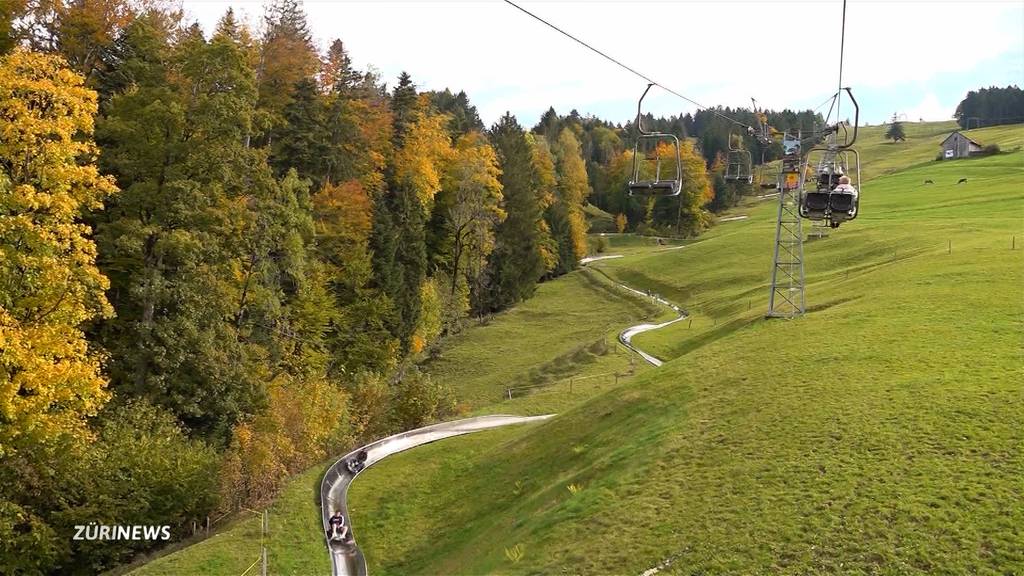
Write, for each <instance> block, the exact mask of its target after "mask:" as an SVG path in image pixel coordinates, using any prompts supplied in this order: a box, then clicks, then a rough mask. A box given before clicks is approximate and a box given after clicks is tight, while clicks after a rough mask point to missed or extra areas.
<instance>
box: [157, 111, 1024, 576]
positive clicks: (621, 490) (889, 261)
mask: <svg viewBox="0 0 1024 576" xmlns="http://www.w3.org/2000/svg"><path fill="white" fill-rule="evenodd" d="M950 128H951V125H947V126H944V125H938V126H937V125H934V124H933V125H928V124H922V125H915V124H907V131H908V135H909V136H910V138H909V139H908V143H900V144H899V145H903V144H907V147H906V148H907V149H908V150H907V151H904V152H905V154H904V156H902V157H900V158H899V159H897V160H893V159H892V156H891V152H892V151H886V150H884V148H885V147H886V146H887V145H886V144H885V143H883V142H879V143H877V144H873V143H870V142H869V141H868V140H867V137H868V135H870V131H871V130H875V129H876V128H870V129H867V130H865V131H864V132H862V135H861V136H862V138H861V142H862V147H861V149H862V154H863V157H864V159H865V172H866V173H870V174H872V175H874V177H873V179H872V180H870V181H868V182H866V184H865V185H864V186H863V187H862V188H863V189H862V203H861V215H860V217H859V218H858V219H857V220H856V221H854V222H850V223H847V224H844V225H843V226H842V227H841V228H840V229H839V230H838V231H833V232H831V234H830V236H829V237H827V238H824V239H820V240H814V241H812V242H807V243H806V244H805V259H806V271H807V281H808V287H807V303H808V307H809V313H808V314H807V315H805V316H804V317H802V318H799V319H796V320H792V321H782V320H770V321H769V320H764V319H763V315H764V312H765V309H766V306H767V297H768V287H767V280H768V274H769V272H770V265H771V243H772V239H773V234H774V216H775V206H776V205H775V203H774V202H772V201H765V202H760V203H749V204H747V205H745V206H742V207H741V208H740V209H738V210H737V212H739V213H744V214H748V215H749V216H750V218H749V219H747V220H742V221H734V222H726V223H722V224H720V225H719V226H717V227H716V228H714V229H713V230H711V231H710V232H709V233H707V234H706V235H704V236H703V237H702V238H701V239H699V240H698V241H696V242H692V243H688V244H687V245H686V246H685V247H683V248H677V249H671V250H666V249H665V248H666V247H660V246H657V245H651V244H650V243H649V242H650V241H649V240H647V239H639V238H634V237H628V236H623V237H616V236H611V237H610V239H611V242H612V248H611V249H610V250H609V251H608V253H623V254H628V255H629V256H627V257H626V258H622V259H614V260H605V261H601V262H596V263H594V264H591V266H594V267H601V268H602V269H603V270H604V271H606V272H607V273H608V274H610V275H611V276H613V277H614V278H617V279H619V280H621V281H623V282H626V283H628V284H630V285H635V286H638V287H641V288H650V289H652V290H654V291H656V292H659V293H661V294H663V295H664V296H666V297H668V298H669V299H670V300H672V301H674V302H676V303H679V304H681V305H683V306H684V307H685V308H687V309H688V310H690V311H691V313H692V314H693V322H692V323H690V322H680V323H678V324H675V325H673V326H672V327H670V328H667V329H664V330H660V331H655V332H649V333H646V334H643V335H640V336H638V337H637V338H636V339H635V340H634V342H635V343H637V344H639V345H640V346H641V347H642V348H644V349H645V350H648V351H650V352H653V353H655V354H657V355H659V356H662V357H664V358H672V359H674V360H673V361H671V362H669V363H667V364H666V365H665V366H663V367H662V368H659V369H648V370H639V371H638V375H637V376H635V377H632V378H623V379H622V380H621V381H620V382H619V384H618V386H615V385H614V384H611V383H607V382H605V383H601V384H597V383H596V382H595V385H594V386H590V387H587V386H577V387H576V388H575V390H574V392H573V393H571V394H570V393H568V391H567V389H566V388H565V386H564V382H561V381H560V380H558V379H559V378H560V377H561V376H563V375H564V374H565V373H566V372H565V371H566V370H567V371H568V372H572V373H573V374H577V375H579V374H585V373H589V374H596V373H601V372H602V371H605V370H607V369H609V368H612V369H616V370H624V368H625V367H626V365H627V364H626V362H627V360H626V358H627V357H626V356H617V355H615V354H605V355H594V354H589V355H588V354H586V353H584V352H585V350H584V351H583V352H581V347H582V346H587V345H590V344H593V343H594V342H596V341H597V340H599V339H601V338H602V337H605V336H608V335H613V334H614V333H615V332H617V331H618V329H621V328H622V327H623V326H625V325H627V324H629V323H632V322H634V321H635V320H636V319H637V318H638V317H642V316H645V315H648V316H654V315H658V316H659V318H660V317H661V316H663V315H664V314H663V313H659V312H656V311H655V310H651V309H647V308H645V307H643V305H641V304H638V303H636V302H635V301H631V300H630V299H622V298H621V297H618V296H617V295H616V292H615V291H614V290H612V291H609V289H608V288H607V284H603V285H602V284H601V281H600V278H599V276H597V275H595V274H588V273H574V274H571V275H569V276H567V277H564V278H562V279H559V280H558V281H555V282H551V283H548V284H545V285H542V286H541V287H540V290H539V292H538V294H537V296H536V297H535V298H534V300H531V301H530V302H529V303H527V304H526V305H524V306H521V307H519V308H517V309H516V310H513V311H510V312H508V313H506V314H503V315H500V316H498V317H496V318H495V319H494V320H493V321H492V322H491V324H490V325H487V326H480V327H474V328H472V329H471V330H470V331H469V332H467V333H466V334H465V335H464V336H461V337H459V338H457V339H454V340H453V341H452V342H449V343H448V344H449V345H448V346H447V347H446V349H445V351H444V353H443V357H442V358H441V359H440V360H438V361H436V362H435V363H434V364H432V365H430V366H429V368H428V369H429V371H430V372H431V374H432V375H433V376H434V377H435V378H440V379H443V380H445V381H447V382H450V383H451V384H452V385H453V386H455V387H456V388H457V389H458V390H459V393H460V397H461V398H463V399H464V402H465V403H466V406H467V408H468V409H469V410H470V411H473V412H476V413H483V412H509V413H523V414H535V413H541V412H545V411H558V412H559V414H560V415H559V417H558V418H555V419H552V420H550V421H546V422H544V423H541V424H536V425H529V426H523V427H512V428H508V429H502V430H495V431H490V432H484V433H481V434H478V435H473V436H468V437H462V438H457V439H451V440H447V441H445V442H441V443H438V444H435V445H429V446H425V447H423V448H418V449H416V450H413V451H410V452H408V453H404V454H400V455H396V456H394V457H392V458H389V459H388V460H386V461H384V462H382V463H380V464H378V465H377V466H374V467H373V468H371V469H369V470H367V472H366V473H364V475H362V476H360V480H359V481H358V482H356V483H355V484H353V486H352V488H351V491H350V496H349V502H350V507H351V512H352V521H353V525H354V526H355V529H356V532H357V535H358V538H359V541H360V544H361V546H362V547H363V548H364V551H365V553H366V555H367V558H368V560H369V563H370V570H371V572H372V573H374V574H396V575H399V574H400V575H405V574H485V573H502V574H539V573H543V574H550V573H579V574H609V573H613V574H639V573H641V572H643V571H644V570H646V569H649V568H652V567H654V566H656V565H659V564H661V563H663V562H665V561H668V562H669V564H668V566H667V567H666V568H665V569H664V570H663V572H662V573H670V574H702V573H708V574H718V573H751V574H756V573H794V574H795V573H799V574H807V573H844V574H846V573H850V574H859V573H865V574H913V573H919V574H935V573H939V574H962V573H978V574H1015V573H1022V572H1024V482H1022V481H1021V477H1022V474H1024V472H1022V471H1024V402H1022V400H1024V391H1022V387H1021V382H1024V362H1022V358H1024V336H1022V334H1024V324H1022V321H1024V153H1022V152H1016V153H1013V154H1003V155H999V156H994V157H987V158H976V159H969V160H957V161H945V162H934V161H931V159H932V158H934V155H935V154H936V153H937V151H938V144H937V143H938V141H939V140H941V138H942V136H944V135H945V134H946V133H948V130H949V129H950ZM877 130H878V131H879V136H880V134H881V133H882V132H881V131H882V130H883V128H877ZM971 134H972V136H973V137H975V138H976V139H978V140H979V141H981V142H982V143H984V144H988V143H993V142H994V143H998V144H999V145H1000V146H1001V147H1002V148H1003V149H1004V150H1008V149H1011V148H1013V147H1014V146H1019V145H1020V144H1021V143H1022V142H1024V129H1021V128H1020V127H1015V128H1006V127H1000V128H989V129H983V130H977V131H972V132H971ZM879 140H880V138H879ZM899 145H897V146H899ZM876 149H877V150H876ZM963 177H966V178H968V183H967V184H963V185H957V184H955V182H956V181H957V180H958V179H959V178H963ZM925 179H932V180H934V181H935V183H936V184H934V185H928V186H925V185H923V180H925ZM1014 236H1015V237H1016V240H1015V242H1016V247H1017V249H1016V250H1011V243H1012V242H1014V240H1013V238H1014ZM638 306H639V307H638ZM531 379H540V381H545V382H546V381H548V380H550V381H551V382H552V384H551V386H550V387H549V388H547V389H541V391H540V392H538V393H535V394H530V395H525V396H523V397H521V398H520V397H516V398H514V399H513V400H510V401H509V400H503V399H502V398H501V391H502V390H503V389H504V388H506V387H507V386H508V383H509V382H520V381H529V380H531ZM545 379H548V380H545ZM556 382H558V383H556ZM318 472H319V469H317V470H312V471H310V472H308V473H307V474H306V475H304V476H302V477H300V478H298V479H296V481H295V482H294V483H293V484H292V485H291V487H290V488H289V491H288V493H287V494H286V495H285V496H283V497H282V498H281V499H279V501H278V503H277V504H275V508H276V509H278V510H280V511H277V512H275V511H274V510H272V511H271V531H272V538H271V541H272V543H273V542H275V540H276V543H273V544H272V550H271V571H272V572H273V573H282V574H291V573H296V574H298V573H314V572H315V573H322V572H323V571H324V570H325V568H324V566H326V563H327V557H326V554H325V553H324V550H323V546H322V542H321V540H320V538H319V529H318V526H317V518H316V509H315V506H314V505H313V504H312V498H313V491H312V490H311V486H312V482H311V479H313V478H315V476H316V475H317V473H318ZM306 476H308V478H307V477H306ZM285 517H287V522H289V523H290V525H292V526H294V528H292V529H291V530H293V532H294V536H290V535H289V536H287V537H284V538H283V537H282V533H283V532H284V531H277V530H276V529H275V519H278V520H279V521H281V522H284V521H286V520H285V519H284V518H285ZM252 524H253V526H254V527H256V528H258V525H256V523H255V522H253V523H252ZM307 524H308V526H307ZM243 529H244V526H243V525H239V526H238V527H237V528H236V529H235V530H239V531H240V530H243ZM251 542H252V535H251V534H249V535H248V536H247V535H246V534H245V533H244V532H239V533H238V534H235V535H232V534H230V533H229V534H225V535H224V539H223V540H221V541H219V542H218V541H217V540H210V541H207V542H205V543H202V544H199V545H196V546H193V547H191V548H188V549H186V550H184V551H182V552H179V553H177V554H175V555H172V556H168V557H166V558H163V559H160V560H158V561H156V562H154V563H151V564H149V565H147V566H146V567H145V569H144V570H143V571H140V573H145V574H162V573H201V572H202V570H203V568H204V567H209V568H211V569H213V568H217V567H219V566H224V567H225V570H224V571H223V573H229V572H231V571H232V570H233V569H234V568H233V567H234V566H235V564H232V565H231V566H232V568H231V570H228V569H227V564H214V563H213V562H215V561H216V562H224V561H226V560H225V558H228V557H230V555H229V551H230V549H236V550H241V549H242V547H243V544H244V545H248V546H249V547H248V548H246V550H250V549H251V550H256V547H255V546H252V545H251ZM275 546H276V550H275V549H274V547H275ZM516 551H518V553H517V552H516ZM250 555H251V554H250ZM243 556H245V554H241V553H239V554H238V560H239V561H243V559H242V557H243ZM175 557H177V558H175ZM246 558H247V556H246ZM175 562H176V564H174V563H175ZM246 565H248V563H247V562H245V563H244V564H243V565H242V569H244V567H245V566H246ZM172 566H173V567H174V568H173V569H171V568H170V567H172ZM159 570H165V571H163V572H161V571H159ZM240 572H241V569H239V570H238V571H237V572H236V573H240ZM205 573H209V572H205ZM218 573H221V572H218Z"/></svg>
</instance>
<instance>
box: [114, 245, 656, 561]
mask: <svg viewBox="0 0 1024 576" xmlns="http://www.w3.org/2000/svg"><path fill="white" fill-rule="evenodd" d="M622 238H629V239H628V240H625V239H624V240H622V243H624V244H626V243H628V244H635V243H636V242H635V241H634V240H633V239H632V237H622ZM613 245H614V242H613ZM669 316H670V315H669V314H668V313H667V312H666V311H664V310H663V309H660V308H657V307H654V306H653V305H651V304H648V303H646V302H643V301H641V300H638V299H636V298H634V297H632V296H627V295H626V294H625V293H624V292H623V291H622V290H620V289H618V288H616V287H614V285H612V284H611V283H610V282H609V281H608V280H607V279H605V278H604V277H603V276H601V275H600V274H596V273H594V272H590V271H587V270H581V271H578V272H574V273H572V274H569V275H566V276H563V277H561V278H559V279H557V280H555V281H553V282H547V283H544V284H541V285H540V286H539V287H538V290H537V294H536V295H535V296H534V297H533V298H532V299H531V300H529V301H528V302H526V303H524V304H523V305H521V306H518V307H516V308H514V309H512V310H509V311H507V312H505V313H502V314H499V315H497V316H495V317H493V318H491V319H490V320H489V321H488V322H487V323H486V324H484V325H474V326H471V327H470V328H468V329H467V330H466V331H465V332H464V333H462V334H461V335H459V336H456V337H453V338H451V339H449V340H448V341H447V342H445V345H444V347H443V348H444V349H443V352H442V354H441V356H440V357H439V358H437V359H434V360H432V361H431V362H429V363H427V364H426V370H427V372H428V373H430V375H431V377H432V378H434V379H436V380H439V381H443V382H445V383H448V384H450V385H451V386H452V387H453V389H454V390H455V391H456V394H457V396H458V398H459V401H460V404H461V407H462V408H463V410H464V411H465V412H466V415H470V414H487V413H512V414H548V413H553V412H560V411H564V410H567V409H570V408H571V407H572V406H575V405H578V404H580V403H582V402H584V401H586V400H588V399H590V398H593V397H595V396H597V395H600V394H602V393H604V392H605V391H607V390H610V389H612V388H614V387H615V386H616V384H618V386H625V385H626V384H627V383H628V382H629V381H630V380H631V379H633V378H634V377H635V375H638V374H641V373H643V372H644V371H645V370H647V369H648V368H649V366H648V365H646V364H645V363H642V362H635V361H631V354H630V353H628V352H627V351H626V350H625V349H623V348H621V347H619V346H616V345H615V342H616V340H615V336H616V334H617V333H618V331H619V329H621V328H622V327H623V326H625V325H628V324H632V323H637V322H640V321H643V320H646V319H662V318H667V317H669ZM616 373H618V374H620V375H621V377H620V378H618V379H616V378H615V376H614V374H616ZM572 378H575V381H574V382H573V383H572V386H571V389H570V384H569V379H572ZM522 386H532V388H529V389H527V390H519V389H516V390H515V392H514V394H513V398H512V399H511V400H508V399H507V389H508V388H510V387H512V388H516V387H522ZM505 433H506V431H496V432H488V433H485V434H484V435H482V436H481V437H482V438H487V437H488V435H490V437H503V436H501V435H502V434H505ZM513 433H515V432H514V431H513ZM476 438H477V436H474V437H471V438H466V439H453V440H449V441H446V442H443V443H441V444H439V445H438V446H439V447H440V448H441V449H442V450H444V449H446V448H445V447H448V446H453V445H454V446H459V445H469V446H472V445H473V443H474V442H476V441H477V440H476ZM482 441H483V442H487V440H486V439H484V440H482ZM434 449H436V448H435V447H427V448H422V449H421V450H424V451H430V450H434ZM327 464H328V463H325V464H324V465H321V466H317V467H315V468H314V469H311V470H309V471H307V472H305V473H303V474H301V475H299V476H298V477H296V478H295V479H294V480H292V481H291V482H290V483H289V487H288V489H287V490H286V491H285V493H284V494H283V495H282V496H281V497H279V498H278V499H277V501H276V502H275V503H274V504H273V506H272V507H271V508H270V536H269V539H268V543H269V544H268V558H269V565H270V571H271V573H273V574H297V575H298V574H323V573H326V572H328V571H329V570H330V560H329V558H328V556H327V554H326V551H325V549H324V545H323V538H322V536H321V533H320V524H319V520H318V518H319V516H318V514H319V508H318V506H317V504H316V501H315V499H316V494H317V489H318V488H317V487H318V486H319V480H320V476H321V474H322V473H323V470H324V469H325V468H326V466H327ZM368 473H369V471H367V474H368ZM360 481H361V480H360ZM258 555H259V520H258V519H257V518H256V517H255V516H253V517H252V519H251V520H250V519H248V518H247V517H245V516H243V517H242V518H240V519H239V520H238V521H236V522H230V523H227V524H226V525H225V526H224V527H222V528H221V529H220V530H218V533H217V534H216V535H215V536H213V537H212V538H211V539H209V540H206V541H203V542H200V543H198V544H195V545H192V546H189V547H188V548H184V549H182V550H180V551H177V552H174V553H171V554H168V555H166V556H163V557H160V558H157V559H156V560H154V561H151V562H149V563H148V564H145V565H143V566H142V567H140V568H138V569H136V570H135V571H134V572H132V574H139V575H145V576H148V575H165V574H167V575H169V574H241V573H242V571H243V570H245V568H246V567H248V566H249V565H250V564H251V563H252V562H253V561H254V560H255V559H256V558H257V557H258Z"/></svg>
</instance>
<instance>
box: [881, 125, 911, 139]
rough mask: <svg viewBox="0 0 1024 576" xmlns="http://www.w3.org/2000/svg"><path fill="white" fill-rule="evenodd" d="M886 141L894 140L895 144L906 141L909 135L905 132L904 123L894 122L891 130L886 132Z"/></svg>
mask: <svg viewBox="0 0 1024 576" xmlns="http://www.w3.org/2000/svg"><path fill="white" fill-rule="evenodd" d="M885 139H886V140H892V141H893V142H899V141H901V140H906V139H907V135H906V133H904V131H903V123H902V122H893V123H892V124H889V129H888V130H886V131H885Z"/></svg>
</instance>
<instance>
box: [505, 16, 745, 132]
mask: <svg viewBox="0 0 1024 576" xmlns="http://www.w3.org/2000/svg"><path fill="white" fill-rule="evenodd" d="M503 1H504V2H505V3H506V4H508V5H509V6H512V7H513V8H515V9H517V10H519V11H520V12H522V13H523V14H526V15H527V16H529V17H531V18H533V19H534V20H536V21H538V22H540V23H541V24H544V25H545V26H547V27H549V28H551V29H552V30H554V31H556V32H558V33H559V34H561V35H563V36H565V37H566V38H569V39H571V40H573V41H574V42H576V43H577V44H580V45H581V46H583V47H585V48H587V49H588V50H590V51H591V52H594V53H595V54H597V55H599V56H601V57H602V58H604V59H605V60H608V61H609V62H611V63H613V64H615V65H617V66H619V67H620V68H622V69H624V70H627V71H629V72H630V73H632V74H634V75H636V76H638V77H640V78H642V79H644V80H645V81H646V82H647V83H649V84H653V85H654V86H657V87H658V88H661V89H662V90H664V91H666V92H668V93H669V94H672V95H673V96H677V97H679V98H682V99H683V100H685V101H687V102H689V103H690V104H693V105H694V106H696V107H697V108H699V109H701V110H707V111H708V112H711V113H712V114H714V115H716V116H719V117H721V118H724V119H726V120H728V121H729V122H732V123H733V124H738V125H740V126H742V127H744V128H750V129H753V127H752V126H750V125H748V124H744V123H743V122H740V121H739V120H736V119H735V118H732V117H730V116H728V115H727V114H723V113H721V112H719V111H717V110H715V109H714V108H709V107H707V106H704V105H703V104H701V103H700V102H697V101H696V100H694V99H692V98H689V97H687V96H684V95H683V94H680V93H679V92H676V91H675V90H673V89H671V88H669V87H668V86H665V85H664V84H662V83H660V82H657V81H655V80H654V79H652V78H651V77H650V76H647V75H646V74H643V73H642V72H639V71H637V70H636V69H635V68H632V67H630V66H627V65H626V64H623V63H622V62H620V61H619V60H617V59H615V58H613V57H612V56H609V55H608V54H606V53H605V52H602V51H601V50H598V49H597V48H594V47H593V46H591V45H590V44H588V43H586V42H584V41H583V40H580V39H579V38H577V37H575V36H573V35H572V34H570V33H568V32H566V31H565V30H562V29H561V28H559V27H558V26H555V25H554V24H552V23H551V22H548V21H547V20H545V19H543V18H541V17H540V16H537V15H536V14H534V13H533V12H530V11H529V10H527V9H526V8H523V7H522V6H520V5H518V4H516V3H515V2H513V1H512V0H503Z"/></svg>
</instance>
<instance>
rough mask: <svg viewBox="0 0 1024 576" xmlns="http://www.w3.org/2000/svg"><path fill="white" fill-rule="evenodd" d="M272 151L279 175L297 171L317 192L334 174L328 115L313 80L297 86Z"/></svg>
mask: <svg viewBox="0 0 1024 576" xmlns="http://www.w3.org/2000/svg"><path fill="white" fill-rule="evenodd" d="M271 150H272V152H271V164H272V165H273V166H274V169H275V170H276V171H277V173H278V174H279V175H283V174H285V173H287V172H288V170H289V169H295V170H297V171H298V173H299V175H300V176H302V177H303V178H308V179H310V180H312V181H313V184H314V188H316V189H319V188H320V187H321V186H323V184H324V182H325V181H326V180H327V178H328V175H329V171H330V170H329V165H328V162H329V159H330V134H329V127H328V111H327V110H326V106H325V103H324V101H323V97H322V96H321V95H320V93H319V91H318V90H317V85H316V82H315V81H314V80H313V79H312V78H304V79H302V80H300V81H299V82H298V84H297V85H296V86H295V91H294V93H293V94H292V99H291V101H290V102H288V104H287V105H286V106H285V108H284V112H283V123H282V126H281V127H280V128H279V129H278V130H277V132H276V137H275V138H274V141H273V143H272V146H271Z"/></svg>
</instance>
